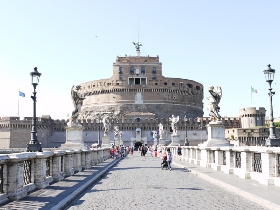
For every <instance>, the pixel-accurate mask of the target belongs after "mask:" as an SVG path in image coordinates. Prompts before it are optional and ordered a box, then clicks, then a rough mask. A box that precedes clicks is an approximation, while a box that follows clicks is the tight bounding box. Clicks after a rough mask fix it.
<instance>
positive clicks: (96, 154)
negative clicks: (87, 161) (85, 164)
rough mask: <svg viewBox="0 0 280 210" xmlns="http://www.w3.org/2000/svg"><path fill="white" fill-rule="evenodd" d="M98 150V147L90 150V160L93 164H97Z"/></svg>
mask: <svg viewBox="0 0 280 210" xmlns="http://www.w3.org/2000/svg"><path fill="white" fill-rule="evenodd" d="M98 150H99V149H93V151H92V160H93V164H94V165H97V164H98Z"/></svg>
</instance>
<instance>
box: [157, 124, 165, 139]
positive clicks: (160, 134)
mask: <svg viewBox="0 0 280 210" xmlns="http://www.w3.org/2000/svg"><path fill="white" fill-rule="evenodd" d="M158 128H159V138H160V139H162V138H163V134H164V130H163V125H162V124H161V123H160V124H159V125H158Z"/></svg>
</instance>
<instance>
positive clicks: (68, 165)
mask: <svg viewBox="0 0 280 210" xmlns="http://www.w3.org/2000/svg"><path fill="white" fill-rule="evenodd" d="M73 153H74V150H66V154H65V155H64V157H65V158H64V172H65V175H66V176H71V175H73V174H74V168H73Z"/></svg>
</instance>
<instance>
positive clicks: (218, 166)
mask: <svg viewBox="0 0 280 210" xmlns="http://www.w3.org/2000/svg"><path fill="white" fill-rule="evenodd" d="M170 149H171V151H172V154H173V163H172V171H168V170H165V169H164V170H162V169H161V168H160V163H161V158H159V157H152V156H151V154H147V156H146V158H143V157H141V156H140V153H139V152H138V151H135V152H134V154H133V156H132V155H130V154H128V155H127V156H126V157H124V158H119V159H112V158H109V148H101V149H90V150H83V151H82V150H54V151H45V152H38V153H32V152H30V153H15V154H9V155H2V156H0V160H1V162H0V163H1V170H0V173H1V174H0V177H1V186H0V187H1V193H2V194H1V196H0V198H1V206H0V209H135V208H137V209H147V208H153V209H162V208H172V209H174V208H182V209H187V208H188V209H280V201H279V199H278V195H279V193H280V188H279V155H280V149H279V148H276V147H275V148H264V147H220V148H219V147H208V148H207V147H206V148H205V147H204V148H201V147H182V156H181V159H179V158H180V157H178V156H177V154H176V151H177V147H170ZM159 154H160V156H161V154H162V153H159ZM103 178H105V179H103Z"/></svg>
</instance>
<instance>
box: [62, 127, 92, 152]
mask: <svg viewBox="0 0 280 210" xmlns="http://www.w3.org/2000/svg"><path fill="white" fill-rule="evenodd" d="M83 129H84V128H83V126H82V125H81V124H78V123H67V127H66V142H65V144H62V145H61V147H60V148H68V149H82V150H84V149H87V146H86V144H85V143H84V140H83Z"/></svg>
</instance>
